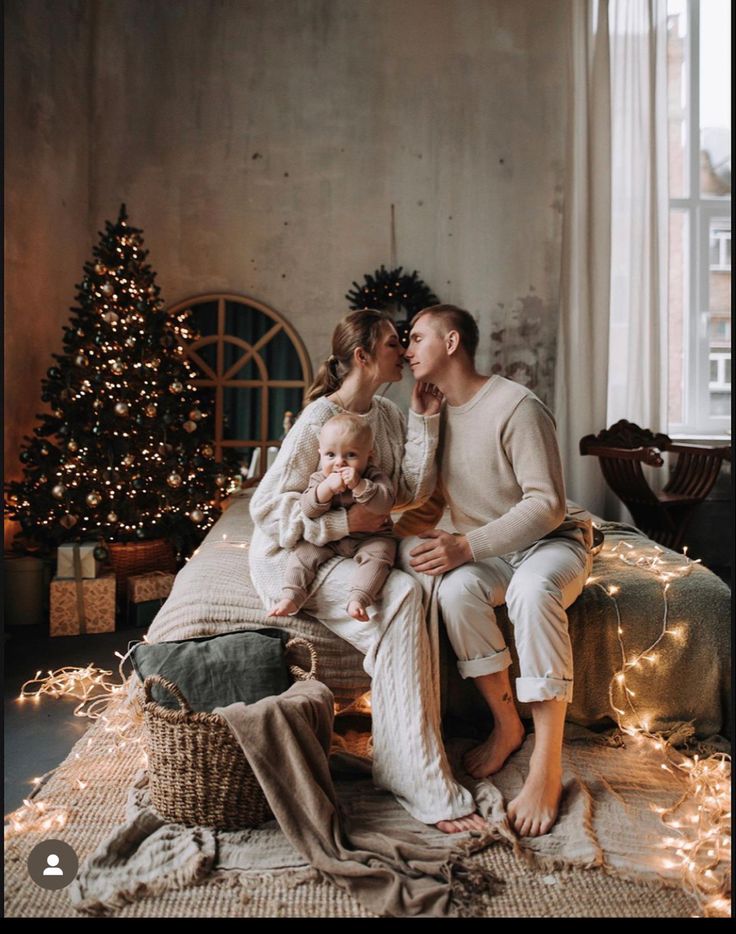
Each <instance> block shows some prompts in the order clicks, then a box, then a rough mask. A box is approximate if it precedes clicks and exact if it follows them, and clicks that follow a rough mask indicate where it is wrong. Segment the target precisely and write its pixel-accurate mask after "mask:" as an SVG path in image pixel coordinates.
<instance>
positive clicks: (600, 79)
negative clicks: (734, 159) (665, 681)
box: [555, 0, 667, 518]
mask: <svg viewBox="0 0 736 934" xmlns="http://www.w3.org/2000/svg"><path fill="white" fill-rule="evenodd" d="M568 10H569V16H570V20H569V27H570V63H571V74H570V81H569V104H568V128H567V138H568V148H567V168H568V173H567V185H566V196H565V213H564V222H563V243H562V275H561V300H560V325H559V333H558V346H557V368H556V375H555V404H556V416H557V423H558V433H559V438H560V449H561V453H562V458H563V464H564V467H565V476H566V480H567V491H568V496H569V497H570V498H571V499H574V500H576V501H577V502H579V503H581V504H582V505H584V506H586V507H587V508H588V509H590V510H592V511H593V512H595V513H597V514H598V515H603V516H605V517H607V518H621V517H622V513H621V511H620V507H619V503H618V500H616V499H615V497H613V495H612V494H611V493H610V491H608V490H607V488H606V485H605V482H604V481H603V478H602V475H601V472H600V467H599V465H598V461H597V460H596V459H595V458H593V457H581V455H580V453H579V442H580V439H581V437H583V435H586V434H591V433H597V432H598V431H600V430H601V429H602V428H606V427H608V426H609V425H611V424H612V423H613V422H615V421H617V420H618V419H619V418H627V419H629V420H630V421H635V422H638V423H639V424H640V425H642V426H644V427H647V428H652V429H653V430H655V431H662V430H666V416H667V412H666V405H667V393H666V384H665V380H666V375H667V350H666V346H667V345H666V337H667V335H666V320H667V315H666V307H667V306H666V282H667V275H666V273H667V267H666V260H667V163H666V156H667V150H666V141H667V99H666V94H667V73H666V28H667V23H666V0H572V2H571V3H570V4H569V6H568Z"/></svg>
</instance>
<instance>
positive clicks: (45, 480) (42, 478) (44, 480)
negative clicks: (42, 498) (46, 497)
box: [38, 473, 49, 486]
mask: <svg viewBox="0 0 736 934" xmlns="http://www.w3.org/2000/svg"><path fill="white" fill-rule="evenodd" d="M38 482H39V483H40V484H41V485H42V486H43V484H44V483H48V482H49V478H48V477H47V476H46V474H45V473H42V474H41V475H40V476H39V478H38Z"/></svg>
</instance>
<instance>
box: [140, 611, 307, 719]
mask: <svg viewBox="0 0 736 934" xmlns="http://www.w3.org/2000/svg"><path fill="white" fill-rule="evenodd" d="M287 638H288V636H287V633H285V632H284V631H283V630H281V629H259V630H253V631H248V632H230V633H226V634H224V635H220V636H206V637H205V638H203V639H188V640H187V641H186V642H154V643H147V642H143V643H141V644H139V645H137V646H135V648H134V649H133V651H132V653H131V660H132V662H133V667H134V669H135V671H136V674H137V675H138V677H139V678H140V679H141V681H145V679H146V678H147V677H148V676H149V675H154V674H158V675H162V676H163V677H164V678H167V679H168V680H169V681H173V682H174V684H176V685H177V686H178V687H179V689H180V690H181V692H182V694H183V695H184V697H186V699H187V701H188V702H189V706H190V707H191V708H192V710H194V711H197V712H203V713H211V711H212V710H214V708H215V707H227V705H228V704H234V703H236V702H237V701H243V702H244V703H246V704H254V703H255V702H256V701H259V700H261V698H263V697H270V696H272V695H274V694H281V693H283V692H284V691H286V690H287V689H288V688H289V686H290V685H291V678H290V676H289V670H288V668H287V666H286V661H285V659H284V643H285V642H286V639H287ZM152 696H153V699H154V700H156V701H157V702H158V703H159V704H161V705H162V706H164V707H170V708H173V709H178V708H179V702H178V701H177V700H176V698H174V697H173V696H172V695H171V694H170V693H169V692H168V691H166V690H165V689H163V688H162V687H160V686H159V685H155V686H154V688H153V691H152Z"/></svg>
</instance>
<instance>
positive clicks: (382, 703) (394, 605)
mask: <svg viewBox="0 0 736 934" xmlns="http://www.w3.org/2000/svg"><path fill="white" fill-rule="evenodd" d="M356 570H357V568H356V566H355V562H354V561H352V560H350V559H345V560H343V561H340V562H338V563H337V564H335V566H334V568H332V570H330V571H329V572H328V574H327V576H326V578H325V579H324V581H323V582H322V583H321V584H320V586H319V587H318V589H317V590H316V591H315V592H314V593H313V594H312V596H311V597H310V598H309V599H308V600H307V602H306V603H305V604H304V609H305V610H306V611H307V612H308V613H310V614H312V615H313V616H316V617H317V619H318V620H320V622H322V623H323V624H324V625H325V626H327V627H328V628H329V629H331V630H332V631H333V632H334V633H335V634H336V635H338V636H340V638H341V639H345V641H346V642H349V643H350V644H351V645H354V646H355V648H357V649H358V650H359V651H360V652H362V653H363V654H364V655H365V661H364V663H363V667H364V668H365V670H366V672H367V673H368V674H369V675H370V676H371V679H372V681H371V708H372V714H373V778H374V781H375V783H376V784H377V785H379V786H380V787H382V788H386V789H387V790H389V791H391V792H393V794H394V795H396V797H397V799H398V800H399V801H400V802H401V804H402V805H403V806H404V807H405V808H406V810H407V811H408V812H409V813H410V814H411V815H412V817H415V818H416V819H417V820H419V821H422V822H423V823H425V824H435V823H437V821H440V820H452V819H453V818H457V817H463V816H465V815H466V814H471V813H472V812H473V811H474V810H475V804H474V802H473V797H472V795H471V794H470V792H469V791H468V790H467V789H466V788H463V786H462V785H459V784H458V783H457V782H456V781H455V779H454V778H453V776H452V771H451V769H450V765H449V762H448V761H447V756H446V754H445V749H444V746H443V743H442V738H441V735H440V715H439V698H438V697H437V696H436V694H435V692H434V690H433V681H432V667H431V657H430V644H429V637H428V634H427V628H426V624H425V618H424V609H423V607H422V591H421V588H420V586H419V584H418V583H417V582H416V581H415V580H412V578H411V577H410V576H409V575H407V574H404V573H403V572H402V571H398V570H394V571H392V572H391V574H389V576H388V579H387V581H386V583H385V584H384V586H383V590H382V591H381V594H380V596H379V599H378V601H377V602H376V604H375V606H374V607H372V608H371V609H370V610H369V611H368V612H369V616H370V620H369V622H367V623H361V622H359V621H358V620H355V619H353V618H352V617H350V616H348V615H347V613H346V611H345V597H346V594H347V593H348V591H349V590H350V586H351V581H352V580H353V579H354V577H355V572H356Z"/></svg>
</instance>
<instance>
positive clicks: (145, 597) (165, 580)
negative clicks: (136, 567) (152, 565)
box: [128, 571, 176, 603]
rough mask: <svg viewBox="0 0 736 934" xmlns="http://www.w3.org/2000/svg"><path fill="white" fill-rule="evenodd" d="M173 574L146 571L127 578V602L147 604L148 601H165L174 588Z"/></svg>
mask: <svg viewBox="0 0 736 934" xmlns="http://www.w3.org/2000/svg"><path fill="white" fill-rule="evenodd" d="M175 577H176V575H175V574H169V573H167V572H166V571H148V572H147V573H146V574H134V575H133V576H132V577H129V578H128V602H129V603H147V602H148V601H149V600H165V599H166V597H168V595H169V594H170V593H171V588H172V587H173V586H174V578H175Z"/></svg>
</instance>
